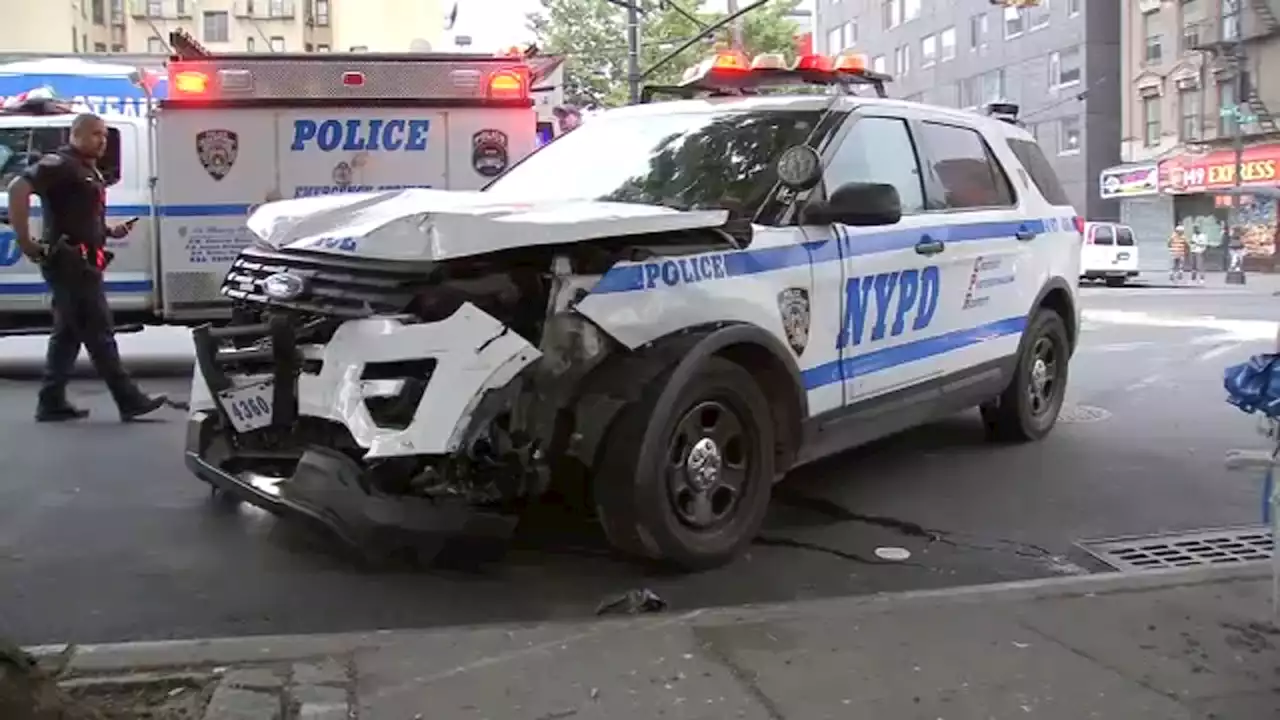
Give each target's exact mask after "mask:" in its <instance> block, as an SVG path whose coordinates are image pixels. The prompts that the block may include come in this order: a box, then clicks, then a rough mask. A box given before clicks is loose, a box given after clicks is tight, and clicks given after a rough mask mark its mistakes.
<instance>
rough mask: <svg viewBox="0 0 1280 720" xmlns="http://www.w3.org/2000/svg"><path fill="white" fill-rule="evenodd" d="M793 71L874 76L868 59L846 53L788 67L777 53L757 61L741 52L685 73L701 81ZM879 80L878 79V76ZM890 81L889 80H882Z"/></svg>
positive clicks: (814, 57) (803, 57)
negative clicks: (750, 74)
mask: <svg viewBox="0 0 1280 720" xmlns="http://www.w3.org/2000/svg"><path fill="white" fill-rule="evenodd" d="M776 71H789V72H797V73H804V74H805V75H812V74H815V73H816V74H818V75H824V74H826V75H831V76H832V79H835V78H837V77H839V76H840V75H863V76H868V77H870V76H872V75H873V73H871V72H869V71H868V68H867V56H866V55H863V54H861V53H842V54H840V55H837V56H836V57H834V58H833V57H831V56H830V55H821V54H818V53H811V54H808V55H801V56H800V57H798V58H796V61H795V62H794V63H790V64H788V63H787V62H786V59H785V58H784V57H783V56H782V55H780V54H777V53H765V54H762V55H757V56H756V57H755V58H754V59H750V60H749V59H747V56H746V55H744V54H743V53H741V52H738V51H737V50H728V51H724V52H719V53H716V54H715V56H713V57H711V58H709V59H708V60H705V61H703V62H702V63H700V64H699V65H696V66H694V67H691V68H689V70H688V71H687V72H685V81H686V82H690V81H694V80H697V79H698V78H701V77H703V76H706V75H720V76H733V75H736V74H738V73H757V72H776ZM877 76H878V75H877ZM878 77H881V78H882V79H885V80H887V79H888V78H887V76H878Z"/></svg>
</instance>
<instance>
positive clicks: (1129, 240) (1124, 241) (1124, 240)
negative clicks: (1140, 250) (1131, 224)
mask: <svg viewBox="0 0 1280 720" xmlns="http://www.w3.org/2000/svg"><path fill="white" fill-rule="evenodd" d="M1116 244H1117V245H1124V246H1126V247H1131V246H1132V245H1133V231H1132V230H1130V229H1129V228H1127V227H1125V226H1123V225H1121V226H1120V227H1117V228H1116Z"/></svg>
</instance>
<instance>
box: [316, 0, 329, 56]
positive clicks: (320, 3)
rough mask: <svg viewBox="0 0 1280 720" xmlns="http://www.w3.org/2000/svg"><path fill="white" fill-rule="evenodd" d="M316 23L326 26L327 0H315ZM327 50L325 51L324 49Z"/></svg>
mask: <svg viewBox="0 0 1280 720" xmlns="http://www.w3.org/2000/svg"><path fill="white" fill-rule="evenodd" d="M315 17H316V25H319V26H320V27H326V26H328V24H329V0H316V4H315ZM326 52H327V51H326Z"/></svg>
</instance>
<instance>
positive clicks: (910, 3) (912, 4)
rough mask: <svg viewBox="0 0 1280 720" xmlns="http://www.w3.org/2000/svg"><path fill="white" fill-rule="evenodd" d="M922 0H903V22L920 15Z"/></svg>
mask: <svg viewBox="0 0 1280 720" xmlns="http://www.w3.org/2000/svg"><path fill="white" fill-rule="evenodd" d="M920 5H921V2H920V0H902V22H907V21H909V20H915V19H916V18H918V17H920V9H921V8H920Z"/></svg>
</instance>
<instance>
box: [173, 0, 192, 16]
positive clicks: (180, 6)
mask: <svg viewBox="0 0 1280 720" xmlns="http://www.w3.org/2000/svg"><path fill="white" fill-rule="evenodd" d="M176 5H177V10H178V17H190V16H191V11H190V10H188V9H187V0H177V3H176Z"/></svg>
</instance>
